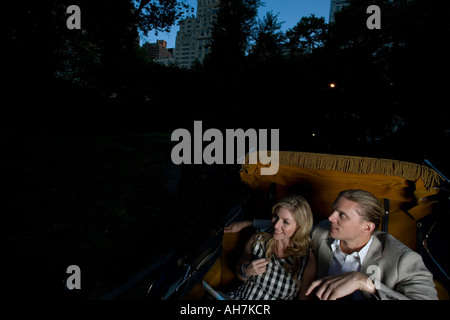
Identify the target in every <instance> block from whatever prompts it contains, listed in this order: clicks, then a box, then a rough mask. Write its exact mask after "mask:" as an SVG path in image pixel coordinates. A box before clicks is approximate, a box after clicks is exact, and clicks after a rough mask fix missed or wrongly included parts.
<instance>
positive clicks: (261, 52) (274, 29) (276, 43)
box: [251, 11, 284, 60]
mask: <svg viewBox="0 0 450 320" xmlns="http://www.w3.org/2000/svg"><path fill="white" fill-rule="evenodd" d="M277 17H278V14H276V15H275V14H273V12H272V11H269V12H267V13H266V15H265V16H264V18H263V19H262V20H258V24H257V25H256V28H255V32H254V33H255V34H254V36H253V37H254V39H255V45H254V46H253V49H252V53H251V55H252V56H254V57H256V58H259V59H262V60H265V59H268V58H271V57H276V56H279V55H280V54H281V52H282V45H283V40H284V34H283V32H282V31H281V26H282V25H283V23H284V22H278V20H277Z"/></svg>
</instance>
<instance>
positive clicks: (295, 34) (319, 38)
mask: <svg viewBox="0 0 450 320" xmlns="http://www.w3.org/2000/svg"><path fill="white" fill-rule="evenodd" d="M326 34H327V24H326V22H325V18H324V17H321V18H317V17H316V16H315V15H314V14H311V16H309V17H303V18H301V20H300V21H299V22H298V23H297V25H295V26H294V27H293V28H291V29H289V30H287V31H286V37H287V38H288V40H289V42H288V46H289V48H290V49H291V53H292V54H297V53H311V52H312V51H313V50H314V49H316V48H318V47H321V46H323V45H324V41H325V37H326Z"/></svg>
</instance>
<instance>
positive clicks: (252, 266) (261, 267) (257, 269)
mask: <svg viewBox="0 0 450 320" xmlns="http://www.w3.org/2000/svg"><path fill="white" fill-rule="evenodd" d="M269 262H270V260H267V259H257V260H253V261H252V262H250V263H249V264H248V265H247V266H246V267H245V268H244V272H245V274H246V275H247V276H257V275H259V274H263V273H265V272H266V271H267V265H268V264H269Z"/></svg>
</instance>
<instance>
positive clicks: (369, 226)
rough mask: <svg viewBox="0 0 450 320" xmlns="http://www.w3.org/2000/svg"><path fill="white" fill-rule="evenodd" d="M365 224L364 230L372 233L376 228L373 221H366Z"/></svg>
mask: <svg viewBox="0 0 450 320" xmlns="http://www.w3.org/2000/svg"><path fill="white" fill-rule="evenodd" d="M364 223H365V226H364V231H367V232H369V233H372V232H373V230H375V223H373V222H367V221H366V222H364Z"/></svg>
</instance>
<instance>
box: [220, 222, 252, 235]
mask: <svg viewBox="0 0 450 320" xmlns="http://www.w3.org/2000/svg"><path fill="white" fill-rule="evenodd" d="M252 225H253V222H252V221H250V220H246V221H237V222H232V223H230V224H229V225H228V226H226V227H225V228H224V229H223V232H225V233H233V232H240V231H241V230H242V229H244V228H247V227H251V226H252Z"/></svg>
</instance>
